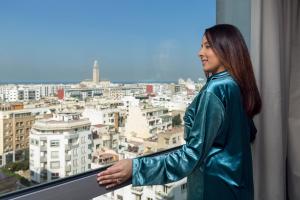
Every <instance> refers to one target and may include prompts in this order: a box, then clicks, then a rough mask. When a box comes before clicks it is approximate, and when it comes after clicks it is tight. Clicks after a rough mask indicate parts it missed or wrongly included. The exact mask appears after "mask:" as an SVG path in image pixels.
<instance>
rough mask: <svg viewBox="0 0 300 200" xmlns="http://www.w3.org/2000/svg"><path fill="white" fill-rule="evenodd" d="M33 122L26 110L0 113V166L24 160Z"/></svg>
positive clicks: (30, 113)
mask: <svg viewBox="0 0 300 200" xmlns="http://www.w3.org/2000/svg"><path fill="white" fill-rule="evenodd" d="M34 121H35V115H34V114H33V113H32V112H31V111H28V110H9V111H0V166H4V165H5V164H7V163H10V162H16V161H20V160H23V159H24V158H25V154H26V151H28V148H29V132H30V128H31V127H32V124H33V123H34Z"/></svg>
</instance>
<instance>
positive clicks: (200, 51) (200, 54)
mask: <svg viewBox="0 0 300 200" xmlns="http://www.w3.org/2000/svg"><path fill="white" fill-rule="evenodd" d="M198 56H199V58H201V57H202V56H203V48H201V49H200V50H199V52H198Z"/></svg>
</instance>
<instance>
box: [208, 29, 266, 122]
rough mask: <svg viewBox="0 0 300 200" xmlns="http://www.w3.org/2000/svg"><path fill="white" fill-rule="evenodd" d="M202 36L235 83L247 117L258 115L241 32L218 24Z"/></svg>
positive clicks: (256, 93)
mask: <svg viewBox="0 0 300 200" xmlns="http://www.w3.org/2000/svg"><path fill="white" fill-rule="evenodd" d="M204 35H205V37H206V39H207V41H208V43H209V44H210V45H211V47H212V49H213V51H214V52H215V54H216V55H217V57H218V58H219V60H220V62H221V63H222V64H223V65H224V67H225V69H227V71H228V72H229V73H230V74H231V75H232V76H233V78H234V79H235V80H236V81H237V83H238V85H239V87H240V90H241V94H242V97H243V104H244V108H245V110H246V112H247V114H248V116H249V117H253V116H254V115H256V114H258V113H259V112H260V110H261V98H260V94H259V91H258V89H257V85H256V81H255V77H254V72H253V67H252V63H251V59H250V55H249V51H248V48H247V46H246V43H245V41H244V38H243V36H242V34H241V32H240V31H239V30H238V28H236V27H235V26H233V25H230V24H218V25H215V26H213V27H211V28H208V29H206V30H205V33H204Z"/></svg>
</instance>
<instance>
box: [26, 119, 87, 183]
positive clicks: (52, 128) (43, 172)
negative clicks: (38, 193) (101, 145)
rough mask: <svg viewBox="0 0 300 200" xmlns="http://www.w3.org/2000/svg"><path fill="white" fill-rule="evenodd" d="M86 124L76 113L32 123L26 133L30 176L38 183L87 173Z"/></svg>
mask: <svg viewBox="0 0 300 200" xmlns="http://www.w3.org/2000/svg"><path fill="white" fill-rule="evenodd" d="M90 125H91V124H90V122H89V120H88V119H86V118H82V117H80V115H79V114H78V113H59V114H56V115H54V117H53V118H51V119H44V120H39V121H36V122H35V124H34V125H33V127H32V129H31V133H30V176H31V180H32V181H35V182H38V183H41V182H47V181H51V180H53V179H57V178H60V177H65V176H70V175H74V174H77V173H81V172H85V171H87V170H89V169H91V159H92V157H91V153H92V152H91V149H92V135H91V131H90Z"/></svg>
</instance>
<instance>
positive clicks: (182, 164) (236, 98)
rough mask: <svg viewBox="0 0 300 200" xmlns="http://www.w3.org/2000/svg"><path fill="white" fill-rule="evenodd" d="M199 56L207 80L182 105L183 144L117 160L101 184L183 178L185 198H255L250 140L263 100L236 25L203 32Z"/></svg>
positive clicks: (101, 176) (152, 182) (102, 175)
mask: <svg viewBox="0 0 300 200" xmlns="http://www.w3.org/2000/svg"><path fill="white" fill-rule="evenodd" d="M198 54H199V57H200V59H201V61H202V64H203V70H204V72H205V74H206V75H207V82H206V84H205V85H204V86H203V88H202V89H201V91H200V92H199V93H198V94H197V95H196V97H195V98H194V100H193V101H192V103H191V104H190V105H189V106H188V107H187V109H186V112H185V115H184V139H185V141H186V144H184V145H182V147H181V148H180V149H178V150H176V151H174V152H171V153H169V154H166V155H161V156H154V157H141V158H135V159H125V160H121V161H119V162H117V163H116V164H115V165H113V166H111V167H110V168H108V169H107V170H105V171H104V172H101V173H99V174H98V176H97V181H98V182H99V184H102V185H106V186H107V187H113V186H116V185H118V184H120V183H122V182H125V181H126V180H128V179H130V178H132V185H133V186H144V185H159V184H166V183H170V182H175V181H178V180H180V179H182V178H184V177H187V199H188V200H191V199H198V200H220V199H222V200H233V199H235V200H253V198H254V189H253V174H252V156H251V142H252V141H253V140H254V138H255V134H256V128H255V126H254V123H253V117H254V116H255V115H256V114H258V113H259V112H260V110H261V99H260V94H259V91H258V89H257V85H256V81H255V77H254V73H253V68H252V63H251V60H250V55H249V52H248V49H247V46H246V44H245V41H244V39H243V37H242V35H241V33H240V31H239V30H238V29H237V28H236V27H235V26H233V25H229V24H219V25H215V26H213V27H210V28H208V29H206V30H205V33H204V35H203V38H202V44H201V49H200V51H199V53H198Z"/></svg>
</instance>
